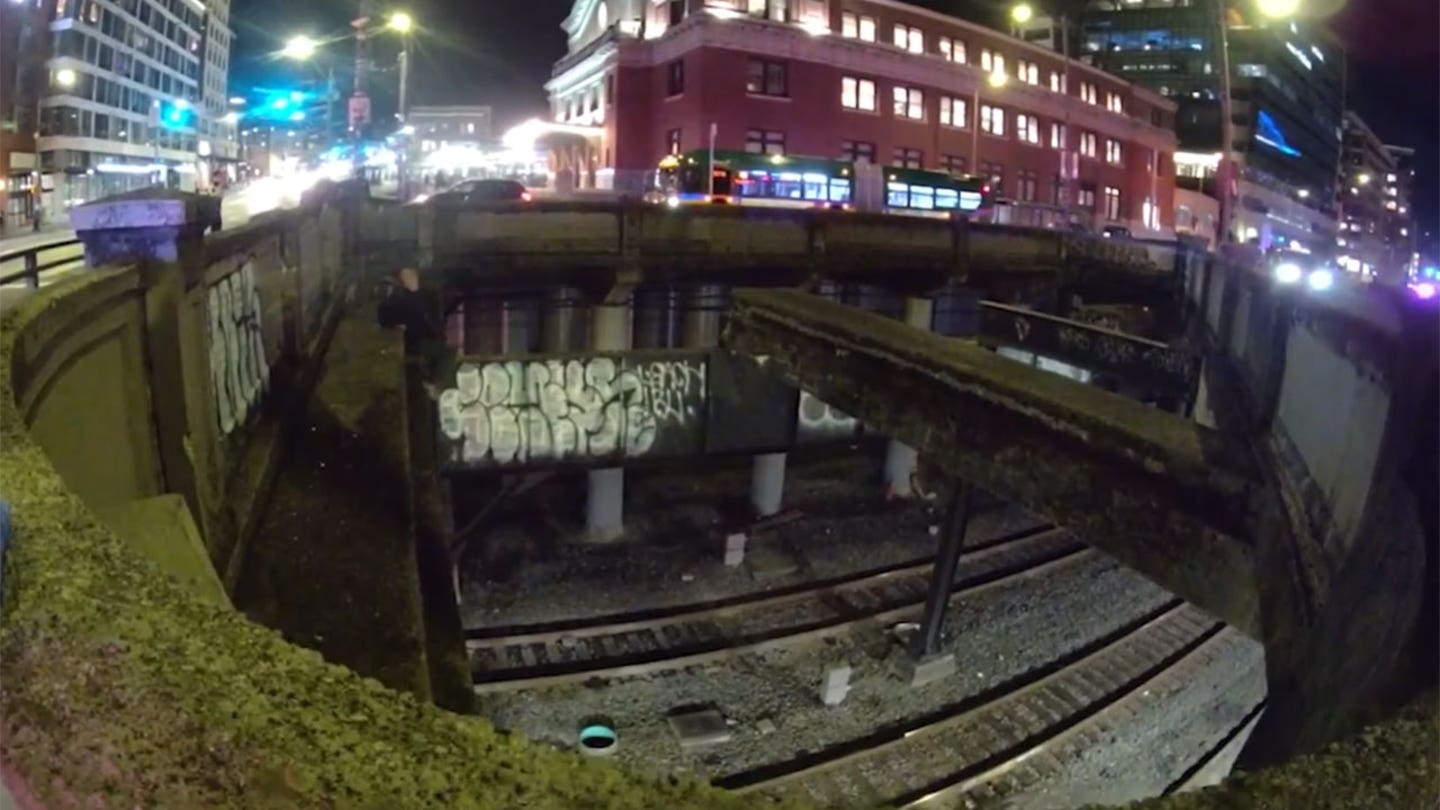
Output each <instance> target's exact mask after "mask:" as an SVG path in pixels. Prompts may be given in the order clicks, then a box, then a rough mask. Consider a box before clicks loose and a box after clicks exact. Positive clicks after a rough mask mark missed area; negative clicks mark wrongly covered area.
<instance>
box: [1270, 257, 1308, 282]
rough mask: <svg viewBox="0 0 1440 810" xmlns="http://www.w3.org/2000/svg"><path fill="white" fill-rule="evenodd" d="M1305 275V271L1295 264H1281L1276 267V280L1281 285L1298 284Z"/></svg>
mask: <svg viewBox="0 0 1440 810" xmlns="http://www.w3.org/2000/svg"><path fill="white" fill-rule="evenodd" d="M1304 275H1305V270H1304V269H1303V268H1301V267H1300V265H1298V264H1296V263H1295V262H1281V263H1279V264H1277V265H1275V280H1276V281H1278V282H1280V283H1281V284H1296V283H1298V282H1299V281H1300V279H1301V278H1302V277H1304Z"/></svg>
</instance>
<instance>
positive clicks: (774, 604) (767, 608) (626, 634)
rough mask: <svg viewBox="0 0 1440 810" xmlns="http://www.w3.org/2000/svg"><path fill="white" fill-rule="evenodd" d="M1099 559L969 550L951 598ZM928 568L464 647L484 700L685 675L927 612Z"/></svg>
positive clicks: (1077, 550)
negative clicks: (604, 680)
mask: <svg viewBox="0 0 1440 810" xmlns="http://www.w3.org/2000/svg"><path fill="white" fill-rule="evenodd" d="M1094 553H1095V552H1093V551H1089V550H1088V549H1087V548H1086V547H1085V546H1084V544H1082V543H1080V542H1079V541H1077V540H1075V539H1074V538H1072V537H1071V536H1070V535H1068V534H1066V533H1065V532H1064V531H1062V530H1059V529H1054V528H1045V529H1039V530H1034V531H1030V532H1026V533H1022V534H1020V535H1015V536H1011V537H1007V538H1003V539H1001V540H998V541H994V542H991V543H988V544H985V545H982V546H977V547H974V548H970V549H966V550H965V551H964V552H963V553H962V554H961V557H960V567H959V575H958V577H957V579H956V582H955V585H954V587H953V589H952V591H951V598H952V599H954V598H964V597H969V596H976V595H979V594H981V593H983V592H985V591H988V590H991V589H994V588H998V587H1001V586H1004V585H1009V584H1012V583H1015V582H1019V581H1022V580H1025V579H1029V578H1032V577H1037V576H1041V575H1044V574H1045V573H1048V572H1049V571H1051V570H1054V569H1055V568H1058V567H1060V566H1064V565H1069V564H1073V563H1075V562H1077V561H1078V560H1079V559H1080V558H1082V557H1086V556H1088V555H1092V554H1094ZM931 564H932V558H928V557H927V558H925V559H923V560H915V561H911V562H908V563H904V564H901V565H895V566H889V567H886V568H884V569H877V570H875V571H871V572H866V573H864V574H858V575H854V576H851V577H847V578H841V579H835V580H829V581H826V582H821V583H811V584H808V585H804V586H796V587H794V588H791V589H787V590H785V591H778V592H770V593H767V594H764V595H760V596H756V597H741V598H735V599H729V600H722V601H720V602H715V603H710V604H706V605H693V606H687V607H684V608H680V609H674V610H669V611H653V610H652V611H643V612H639V613H633V614H617V615H613V616H607V617H600V618H597V619H594V620H591V621H589V622H578V621H577V622H563V623H548V624H545V625H531V626H528V627H518V628H486V629H485V630H483V631H479V632H475V631H472V632H471V633H469V634H468V636H469V637H468V638H467V639H466V647H467V650H468V652H469V654H470V664H471V674H472V678H473V681H474V688H475V691H476V692H477V693H482V694H483V693H490V692H503V691H513V690H518V689H531V688H538V687H545V686H555V685H560V684H565V683H578V682H583V681H588V680H591V679H595V678H619V677H627V676H635V675H643V674H649V673H655V672H662V671H669V670H676V669H683V668H685V667H690V666H694V665H697V664H705V663H711V662H714V661H720V660H724V659H727V658H731V657H734V656H737V655H744V654H749V653H754V652H759V651H761V650H766V649H773V648H776V647H781V646H786V645H791V644H795V643H797V642H801V641H807V640H814V639H819V638H824V637H827V636H833V635H838V634H841V633H844V632H847V631H849V630H850V629H851V628H852V627H855V626H857V625H860V624H864V623H884V622H893V621H898V620H901V619H908V618H913V617H914V616H916V615H917V614H918V612H919V610H920V608H921V607H922V606H923V604H924V601H925V596H926V592H927V590H928V586H929V577H930V568H931Z"/></svg>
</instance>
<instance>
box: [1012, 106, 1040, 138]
mask: <svg viewBox="0 0 1440 810" xmlns="http://www.w3.org/2000/svg"><path fill="white" fill-rule="evenodd" d="M1015 137H1017V138H1019V139H1020V140H1022V141H1024V142H1025V143H1037V144H1038V143H1040V119H1039V118H1036V117H1035V116H1033V115H1024V114H1023V113H1016V114H1015Z"/></svg>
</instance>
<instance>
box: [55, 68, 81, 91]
mask: <svg viewBox="0 0 1440 810" xmlns="http://www.w3.org/2000/svg"><path fill="white" fill-rule="evenodd" d="M78 79H79V77H78V76H76V75H75V71H73V70H71V69H70V68H60V69H59V70H57V71H55V82H56V84H59V85H60V86H61V87H74V86H75V82H76V81H77V80H78Z"/></svg>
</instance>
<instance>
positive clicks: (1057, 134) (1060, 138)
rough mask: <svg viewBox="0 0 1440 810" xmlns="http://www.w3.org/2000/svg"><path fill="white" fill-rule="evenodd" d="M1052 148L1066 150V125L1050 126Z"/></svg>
mask: <svg viewBox="0 0 1440 810" xmlns="http://www.w3.org/2000/svg"><path fill="white" fill-rule="evenodd" d="M1050 148H1051V149H1064V148H1065V125H1064V124H1051V125H1050Z"/></svg>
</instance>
